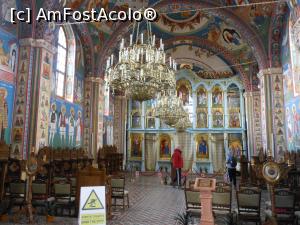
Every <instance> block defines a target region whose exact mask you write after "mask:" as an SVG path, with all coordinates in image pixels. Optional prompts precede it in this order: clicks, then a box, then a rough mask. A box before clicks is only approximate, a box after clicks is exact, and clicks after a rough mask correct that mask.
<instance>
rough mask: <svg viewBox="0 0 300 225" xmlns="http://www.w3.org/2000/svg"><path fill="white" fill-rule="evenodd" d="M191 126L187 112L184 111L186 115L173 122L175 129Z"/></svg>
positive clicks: (181, 129) (182, 129)
mask: <svg viewBox="0 0 300 225" xmlns="http://www.w3.org/2000/svg"><path fill="white" fill-rule="evenodd" d="M189 127H192V123H191V121H190V118H189V114H188V113H187V112H186V115H185V116H184V117H182V118H180V119H179V120H178V122H177V123H176V124H175V128H176V130H177V131H184V130H185V129H187V128H189Z"/></svg>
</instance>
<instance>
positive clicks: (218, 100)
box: [211, 84, 224, 108]
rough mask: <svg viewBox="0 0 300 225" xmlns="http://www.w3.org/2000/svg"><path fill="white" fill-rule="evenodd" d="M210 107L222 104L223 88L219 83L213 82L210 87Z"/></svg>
mask: <svg viewBox="0 0 300 225" xmlns="http://www.w3.org/2000/svg"><path fill="white" fill-rule="evenodd" d="M211 93H212V107H217V108H218V107H222V106H223V102H224V99H223V90H222V87H221V85H219V84H215V85H214V86H213V87H212V91H211Z"/></svg>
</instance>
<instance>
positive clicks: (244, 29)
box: [97, 0, 268, 74]
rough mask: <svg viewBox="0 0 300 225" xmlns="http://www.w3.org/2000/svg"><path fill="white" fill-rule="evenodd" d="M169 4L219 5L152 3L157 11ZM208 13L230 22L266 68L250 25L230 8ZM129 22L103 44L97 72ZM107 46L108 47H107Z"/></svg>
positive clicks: (191, 3)
mask: <svg viewBox="0 0 300 225" xmlns="http://www.w3.org/2000/svg"><path fill="white" fill-rule="evenodd" d="M170 4H186V5H188V6H189V7H192V8H197V9H198V8H211V7H216V6H220V5H218V4H216V3H212V2H211V1H206V0H202V1H192V0H184V1H183V0H173V1H172V2H170V1H168V0H162V1H159V2H157V3H155V4H153V5H152V7H154V8H155V9H157V10H158V11H159V9H160V8H163V7H165V6H168V5H170ZM208 14H210V15H212V16H217V17H219V18H221V19H222V20H224V21H225V22H226V23H228V24H230V25H231V26H232V27H234V28H235V29H236V30H238V32H239V33H240V34H241V37H242V39H243V40H245V42H246V43H247V44H248V45H249V46H250V47H251V49H252V53H253V55H254V57H255V59H256V61H257V62H258V63H259V67H260V68H266V67H267V66H268V55H267V53H266V50H265V48H264V45H263V43H262V41H261V39H260V38H259V37H257V33H256V31H255V30H254V29H253V28H252V27H250V26H249V25H248V24H247V23H245V22H243V20H241V19H240V18H239V17H238V16H237V15H235V14H234V12H233V11H232V10H228V9H219V10H211V11H209V12H208ZM129 24H130V23H128V22H127V23H125V24H124V23H122V24H120V25H118V26H117V28H116V29H115V30H114V32H113V33H112V35H111V36H110V38H109V40H108V41H107V42H106V43H105V44H104V46H106V47H105V48H104V49H102V50H103V51H102V54H101V56H100V57H99V58H98V59H97V62H99V67H98V71H97V72H98V73H99V74H103V71H104V70H103V69H104V68H103V67H102V65H103V63H104V62H105V59H106V57H107V56H108V55H109V54H110V53H111V52H112V49H113V48H115V47H116V45H117V43H118V41H117V40H118V39H120V38H121V37H122V36H125V35H126V33H127V32H128V30H129V28H128V27H129ZM108 46H109V47H108Z"/></svg>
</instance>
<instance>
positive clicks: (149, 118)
mask: <svg viewBox="0 0 300 225" xmlns="http://www.w3.org/2000/svg"><path fill="white" fill-rule="evenodd" d="M146 127H147V128H150V129H154V128H155V117H154V116H153V112H152V110H149V111H148V113H147V117H146Z"/></svg>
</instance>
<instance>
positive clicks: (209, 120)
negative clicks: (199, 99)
mask: <svg viewBox="0 0 300 225" xmlns="http://www.w3.org/2000/svg"><path fill="white" fill-rule="evenodd" d="M207 97H208V128H212V127H213V123H212V114H211V108H212V93H211V90H209V91H208V92H207Z"/></svg>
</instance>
